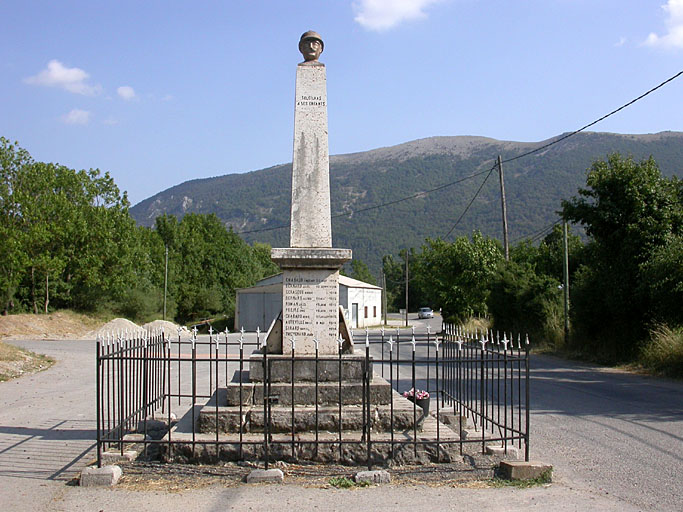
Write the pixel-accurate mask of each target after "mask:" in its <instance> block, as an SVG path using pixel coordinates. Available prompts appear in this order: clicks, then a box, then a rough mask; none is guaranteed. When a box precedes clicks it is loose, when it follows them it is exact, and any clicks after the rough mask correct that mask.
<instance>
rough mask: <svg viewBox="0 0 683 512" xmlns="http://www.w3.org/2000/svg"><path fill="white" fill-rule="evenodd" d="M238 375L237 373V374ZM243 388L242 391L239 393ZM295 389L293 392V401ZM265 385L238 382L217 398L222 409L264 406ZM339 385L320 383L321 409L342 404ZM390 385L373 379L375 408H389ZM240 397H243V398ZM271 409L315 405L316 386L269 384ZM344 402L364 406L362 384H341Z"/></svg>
mask: <svg viewBox="0 0 683 512" xmlns="http://www.w3.org/2000/svg"><path fill="white" fill-rule="evenodd" d="M238 373H239V372H236V374H238ZM240 387H241V391H240ZM292 388H293V390H294V393H293V395H294V396H293V400H292ZM263 392H264V386H263V383H251V382H245V381H244V379H243V383H242V384H241V385H240V383H239V377H238V381H237V382H235V379H234V378H233V382H231V383H230V384H229V385H228V387H227V388H220V389H219V395H218V400H219V401H218V403H219V405H227V406H235V405H239V404H240V398H241V402H242V405H254V404H256V405H259V404H261V405H262V404H263ZM339 392H340V386H339V382H338V381H337V382H319V383H318V395H317V402H318V404H319V405H323V406H324V405H334V404H339ZM391 392H392V391H391V385H390V384H389V382H387V381H386V380H384V379H383V378H381V377H379V376H377V375H374V377H373V379H372V381H371V382H370V403H371V404H373V405H389V404H390V403H391ZM240 393H241V395H240ZM270 400H271V405H291V404H292V401H293V402H294V404H296V405H315V403H316V386H315V383H313V382H295V383H294V386H292V384H291V383H286V382H271V384H270ZM341 402H342V404H343V405H358V404H361V403H362V402H363V383H362V381H360V382H358V381H342V383H341Z"/></svg>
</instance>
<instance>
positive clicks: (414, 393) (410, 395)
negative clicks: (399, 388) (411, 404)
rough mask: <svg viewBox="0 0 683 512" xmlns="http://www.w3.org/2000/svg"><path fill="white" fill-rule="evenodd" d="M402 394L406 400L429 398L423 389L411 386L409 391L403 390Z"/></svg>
mask: <svg viewBox="0 0 683 512" xmlns="http://www.w3.org/2000/svg"><path fill="white" fill-rule="evenodd" d="M403 396H404V397H406V398H407V399H408V400H411V401H412V400H424V399H425V398H429V392H428V391H424V390H422V389H414V388H411V389H410V391H404V392H403Z"/></svg>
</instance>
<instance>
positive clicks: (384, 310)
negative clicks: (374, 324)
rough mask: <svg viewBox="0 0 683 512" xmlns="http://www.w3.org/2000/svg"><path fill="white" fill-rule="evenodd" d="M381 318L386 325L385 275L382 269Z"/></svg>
mask: <svg viewBox="0 0 683 512" xmlns="http://www.w3.org/2000/svg"><path fill="white" fill-rule="evenodd" d="M382 319H383V320H384V325H387V276H386V274H385V273H384V270H382Z"/></svg>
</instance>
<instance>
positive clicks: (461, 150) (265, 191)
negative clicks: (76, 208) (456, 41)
mask: <svg viewBox="0 0 683 512" xmlns="http://www.w3.org/2000/svg"><path fill="white" fill-rule="evenodd" d="M549 142H552V139H551V140H548V141H542V142H537V143H521V142H505V141H498V140H494V139H488V138H484V137H432V138H428V139H422V140H417V141H412V142H408V143H405V144H401V145H399V146H394V147H390V148H381V149H377V150H373V151H368V152H364V153H355V154H349V155H338V156H333V157H331V162H330V180H331V188H332V215H333V224H332V228H333V237H334V244H335V246H338V247H349V248H351V249H353V251H354V258H358V259H360V260H362V261H365V262H366V263H367V264H368V265H369V267H370V269H371V270H372V271H373V272H374V273H378V271H379V269H380V266H381V258H382V256H383V255H384V254H397V253H398V251H399V250H400V249H402V248H406V247H419V246H420V245H422V243H423V242H424V240H425V238H428V237H430V238H435V237H443V236H444V235H446V233H448V232H449V231H450V230H451V229H453V230H452V232H451V234H450V236H449V239H451V240H452V239H454V238H455V237H456V236H458V235H463V234H469V233H471V232H472V230H474V229H478V230H480V231H481V232H482V233H483V234H484V235H487V236H492V237H494V238H498V239H501V238H502V227H501V226H502V224H501V220H500V219H501V213H500V195H499V194H500V191H499V183H498V176H497V174H496V173H495V172H494V173H492V174H491V175H490V177H489V179H488V180H487V182H486V183H485V185H484V186H483V188H482V191H481V194H480V195H479V196H478V197H477V199H476V200H475V201H474V202H473V204H472V205H471V207H470V209H469V211H468V212H467V214H466V215H465V216H464V217H463V218H462V220H461V221H460V222H459V223H458V224H457V225H456V226H455V228H454V224H455V222H456V220H457V219H458V217H460V215H461V214H462V212H463V211H464V210H465V208H466V207H467V205H468V203H469V202H470V200H471V199H472V198H473V196H474V195H475V192H476V191H477V189H478V188H479V187H480V186H481V184H482V182H483V181H484V178H485V177H486V175H487V174H488V173H487V172H486V171H488V169H490V168H491V167H492V166H493V165H494V163H495V159H496V158H497V156H498V155H501V156H502V157H503V159H504V160H507V159H510V158H514V157H516V156H519V155H521V154H523V153H526V152H528V151H531V150H534V149H537V148H540V147H542V146H544V145H546V144H548V143H549ZM613 152H619V153H621V154H622V155H631V156H633V157H634V158H635V159H637V160H638V159H642V158H647V157H649V156H651V155H652V156H654V158H655V160H656V161H657V163H658V164H659V167H660V168H661V170H662V173H663V175H664V176H671V175H678V176H681V175H683V164H682V163H683V134H682V133H677V132H663V133H660V134H652V135H617V134H609V133H580V134H577V135H575V136H573V137H571V138H568V139H566V140H563V141H561V142H559V143H557V144H554V145H552V146H550V147H549V148H546V149H543V150H541V151H538V152H537V153H534V154H532V155H529V156H526V157H524V158H520V159H518V160H515V161H512V162H508V163H506V164H504V173H505V187H506V192H507V202H508V219H509V230H510V238H511V240H512V241H515V240H519V239H521V238H523V237H525V236H529V235H530V234H533V233H535V232H537V231H538V230H539V229H542V228H543V227H545V226H547V225H549V224H551V223H552V222H554V221H556V220H557V219H558V216H557V213H556V212H557V211H558V210H559V209H560V205H561V201H562V200H563V199H566V198H568V197H570V196H572V195H574V194H575V193H576V190H577V189H578V188H579V187H580V186H581V185H582V184H583V183H585V178H586V172H587V169H588V168H589V167H590V166H591V165H592V163H593V162H595V161H596V160H602V159H604V158H605V157H606V156H607V155H608V154H610V153H613ZM198 172H200V171H199V170H198ZM290 172H291V164H287V165H278V166H275V167H271V168H268V169H263V170H259V171H254V172H250V173H245V174H228V175H225V176H220V177H215V178H207V179H200V180H193V181H188V182H185V183H182V184H179V185H177V186H175V187H172V188H170V189H168V190H165V191H163V192H160V193H159V194H156V195H155V196H153V197H151V198H149V199H146V200H144V201H142V202H140V203H139V204H137V205H135V206H134V207H133V208H131V215H132V216H133V218H135V219H136V220H137V222H138V223H140V224H142V225H146V226H151V225H153V224H154V219H155V218H156V217H157V216H159V215H161V214H164V213H168V214H171V215H175V216H178V217H182V216H183V215H185V214H187V213H215V214H216V215H217V216H218V217H219V218H220V219H221V220H222V221H223V222H224V223H225V224H226V226H230V227H232V228H233V230H234V231H235V232H237V233H241V234H242V236H243V238H244V239H245V240H247V241H248V242H253V241H259V242H264V243H268V244H271V245H272V246H286V245H288V239H289V230H288V229H287V228H286V227H285V228H284V229H272V228H278V227H281V226H287V223H288V221H289V202H290V194H291V188H290V187H291V184H290ZM481 172H483V174H480V175H479V176H477V177H475V178H472V179H467V180H465V181H461V182H459V183H456V184H454V185H451V186H447V187H444V188H442V189H440V190H438V191H435V192H432V193H424V194H420V192H424V191H428V190H431V189H434V188H437V187H440V186H442V185H445V184H449V183H453V182H457V181H458V180H461V179H463V178H465V177H467V176H470V175H472V174H475V173H481ZM415 194H417V196H416V197H414V198H413V199H410V200H407V201H402V202H398V203H395V204H390V205H388V206H384V207H382V208H375V209H370V210H367V211H363V212H359V210H362V209H365V208H370V207H373V206H376V205H380V204H383V203H390V202H392V201H395V200H397V199H401V198H404V197H406V196H411V195H415Z"/></svg>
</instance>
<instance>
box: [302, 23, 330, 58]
mask: <svg viewBox="0 0 683 512" xmlns="http://www.w3.org/2000/svg"><path fill="white" fill-rule="evenodd" d="M324 48H325V43H323V40H322V38H321V37H320V34H318V33H317V32H314V31H313V30H309V31H308V32H304V33H303V34H302V35H301V39H299V51H300V52H301V55H303V56H304V62H302V63H301V64H300V65H309V66H316V65H317V66H321V65H323V64H322V63H321V62H319V61H318V58H319V57H320V54H321V53H322V52H323V49H324Z"/></svg>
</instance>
